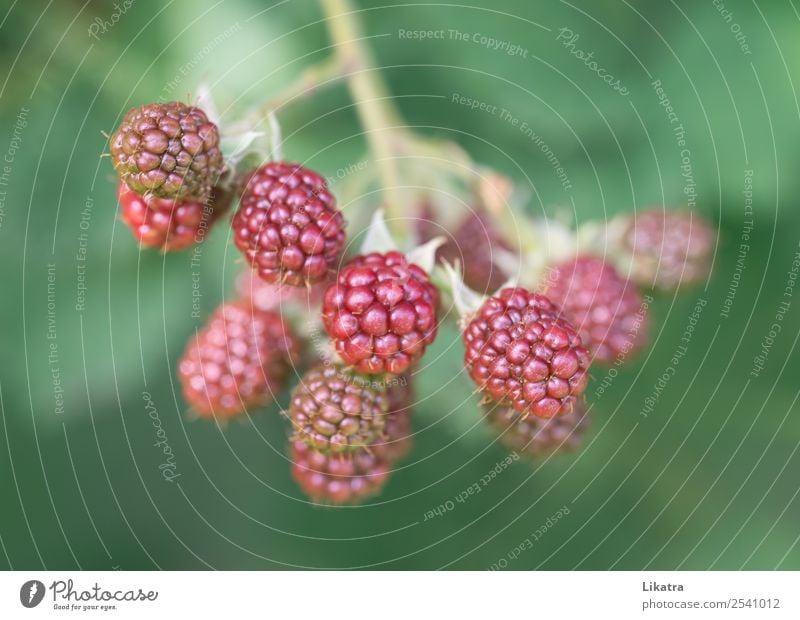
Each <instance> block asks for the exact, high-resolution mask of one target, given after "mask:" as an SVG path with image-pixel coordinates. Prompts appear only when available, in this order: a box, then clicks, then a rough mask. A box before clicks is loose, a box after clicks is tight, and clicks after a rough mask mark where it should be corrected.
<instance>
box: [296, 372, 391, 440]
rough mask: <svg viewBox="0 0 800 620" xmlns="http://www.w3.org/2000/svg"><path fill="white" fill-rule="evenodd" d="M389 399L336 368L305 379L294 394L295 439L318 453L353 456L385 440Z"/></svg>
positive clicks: (365, 381) (383, 392)
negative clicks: (383, 438)
mask: <svg viewBox="0 0 800 620" xmlns="http://www.w3.org/2000/svg"><path fill="white" fill-rule="evenodd" d="M388 404H389V403H388V397H387V395H386V389H385V388H384V387H383V386H380V385H377V384H373V383H371V382H370V381H369V380H368V379H365V378H363V377H360V376H358V375H356V374H354V373H351V372H350V371H348V370H346V369H345V368H342V367H341V366H336V365H333V364H329V365H324V364H321V365H319V366H317V367H315V368H313V369H312V370H310V371H309V372H307V373H306V374H305V376H303V378H302V380H301V381H300V383H299V385H298V386H297V387H296V388H295V390H294V393H293V394H292V401H291V404H290V405H289V417H290V418H291V421H292V427H293V428H294V439H298V440H301V441H304V442H306V443H307V444H308V445H309V446H311V447H312V448H314V449H315V450H317V451H319V452H325V453H331V452H352V451H354V450H357V449H359V448H364V447H366V446H369V445H370V444H372V443H373V442H375V441H376V440H378V439H380V438H382V437H383V432H384V426H385V424H386V411H387V408H388Z"/></svg>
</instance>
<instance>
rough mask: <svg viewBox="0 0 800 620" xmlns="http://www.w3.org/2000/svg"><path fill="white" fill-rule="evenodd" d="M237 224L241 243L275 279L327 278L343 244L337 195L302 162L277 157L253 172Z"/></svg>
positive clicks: (299, 282)
mask: <svg viewBox="0 0 800 620" xmlns="http://www.w3.org/2000/svg"><path fill="white" fill-rule="evenodd" d="M232 226H233V232H234V240H235V242H236V247H238V248H239V250H240V251H241V252H242V253H243V254H244V255H245V257H246V258H247V260H248V261H249V262H250V264H251V265H252V266H253V267H254V268H255V269H256V270H257V271H258V275H259V276H260V277H261V278H262V279H263V280H264V281H265V282H270V283H273V284H278V283H281V284H282V283H286V284H289V285H291V286H305V285H307V284H314V283H316V282H321V281H322V280H325V279H326V278H327V277H328V274H329V273H331V272H332V271H334V270H335V268H336V267H337V263H338V261H339V258H340V257H341V254H342V250H343V248H344V242H345V230H344V228H345V222H344V217H343V216H342V213H341V211H339V210H338V209H337V208H336V199H335V198H334V197H333V195H332V194H331V193H330V192H329V191H328V185H327V183H326V182H325V179H323V178H322V177H321V176H320V175H318V174H317V173H316V172H313V171H311V170H308V169H307V168H303V167H302V166H300V165H299V164H289V163H284V162H272V163H269V164H266V165H265V166H263V167H262V168H259V169H258V170H256V171H254V172H253V173H251V174H250V176H249V178H248V179H247V182H246V185H245V188H244V191H243V193H242V196H241V200H240V203H239V210H238V211H237V212H236V215H235V216H234V218H233V222H232Z"/></svg>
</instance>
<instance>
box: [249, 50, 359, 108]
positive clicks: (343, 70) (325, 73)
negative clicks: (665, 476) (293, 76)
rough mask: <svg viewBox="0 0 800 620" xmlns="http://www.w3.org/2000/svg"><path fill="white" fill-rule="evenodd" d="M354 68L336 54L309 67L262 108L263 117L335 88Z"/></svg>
mask: <svg viewBox="0 0 800 620" xmlns="http://www.w3.org/2000/svg"><path fill="white" fill-rule="evenodd" d="M352 69H353V67H352V66H351V64H350V62H348V58H347V57H345V55H344V54H340V53H335V54H333V55H331V56H330V57H329V58H327V59H325V60H324V61H322V62H320V63H319V64H316V65H314V66H312V67H309V68H308V69H306V70H305V71H303V73H302V74H300V77H299V78H298V79H297V80H296V81H295V82H294V83H293V84H291V85H290V86H288V87H287V88H286V89H285V90H283V91H281V92H280V93H279V94H278V95H277V96H275V97H273V98H272V99H270V100H269V101H267V102H266V103H264V104H263V105H262V106H261V108H260V111H261V116H264V117H268V115H269V114H271V113H274V112H279V111H280V109H281V108H283V107H284V106H286V105H288V104H290V103H293V102H294V101H295V100H296V99H301V98H303V97H306V96H309V95H312V94H314V93H315V92H316V91H317V90H319V89H321V88H327V87H328V86H333V85H335V84H336V83H338V82H339V81H340V80H343V79H345V78H346V77H347V74H348V73H349V72H350V71H352Z"/></svg>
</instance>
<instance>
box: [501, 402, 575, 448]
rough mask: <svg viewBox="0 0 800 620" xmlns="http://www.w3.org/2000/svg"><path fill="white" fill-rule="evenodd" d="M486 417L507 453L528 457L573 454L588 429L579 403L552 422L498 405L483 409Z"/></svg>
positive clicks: (550, 419) (551, 419) (551, 420)
mask: <svg viewBox="0 0 800 620" xmlns="http://www.w3.org/2000/svg"><path fill="white" fill-rule="evenodd" d="M486 417H487V420H488V421H489V423H490V424H491V425H492V427H494V428H495V430H497V431H498V433H499V434H500V441H501V442H502V443H503V444H504V445H505V446H506V447H507V448H508V449H509V450H512V451H514V452H518V453H520V454H525V455H527V456H532V457H545V456H550V455H551V454H554V453H556V452H573V451H575V450H577V449H578V448H579V447H580V446H581V444H582V443H583V438H584V435H585V434H586V430H587V429H588V427H589V416H588V414H587V413H586V409H585V407H584V405H583V403H582V402H581V403H578V404H577V405H576V406H575V407H574V408H573V409H572V411H570V412H568V413H566V414H564V415H561V416H557V417H555V418H538V417H536V416H525V415H523V414H521V413H519V412H518V411H515V410H514V409H512V408H511V407H503V406H502V405H500V406H498V405H495V406H493V407H491V408H487V412H486Z"/></svg>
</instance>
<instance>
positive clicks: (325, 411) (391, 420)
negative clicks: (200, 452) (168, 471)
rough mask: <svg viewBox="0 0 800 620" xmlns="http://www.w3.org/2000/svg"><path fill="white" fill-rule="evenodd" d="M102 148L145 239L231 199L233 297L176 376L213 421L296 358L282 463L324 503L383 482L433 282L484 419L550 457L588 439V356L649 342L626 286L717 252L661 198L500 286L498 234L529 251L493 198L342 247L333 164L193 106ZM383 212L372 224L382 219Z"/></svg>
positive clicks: (403, 445)
mask: <svg viewBox="0 0 800 620" xmlns="http://www.w3.org/2000/svg"><path fill="white" fill-rule="evenodd" d="M110 148H111V156H112V161H113V164H114V168H115V170H116V171H117V173H118V176H119V187H118V200H119V203H120V206H121V211H122V219H123V221H124V222H125V223H126V224H127V225H128V226H129V227H130V228H131V230H132V231H133V233H134V235H135V237H136V238H137V239H138V240H139V243H140V244H141V245H142V246H145V247H151V248H158V249H160V250H162V251H165V252H167V251H177V250H182V249H184V248H186V247H189V246H190V245H192V244H194V243H197V242H199V241H201V240H202V239H203V238H205V236H206V232H207V231H208V230H209V229H210V227H211V225H212V224H214V223H215V222H216V221H218V220H219V219H220V217H221V216H222V215H223V214H224V213H225V211H227V209H228V206H229V205H230V204H231V202H232V201H233V200H234V198H236V199H238V208H237V209H236V211H235V214H234V215H233V217H232V218H231V228H232V231H233V238H234V242H235V245H236V247H237V248H238V250H239V251H240V252H241V253H242V254H243V256H244V258H245V259H246V261H247V267H248V268H247V270H246V271H244V272H243V273H242V274H241V275H240V276H239V278H238V279H237V282H236V297H235V299H234V300H232V301H229V302H226V303H223V304H222V305H220V306H219V307H218V308H217V309H216V310H215V311H214V313H213V314H212V315H211V316H210V318H209V320H208V322H207V323H206V324H205V326H203V327H202V328H201V329H199V330H198V331H197V333H196V334H195V335H194V336H193V337H192V338H191V340H190V342H189V344H188V345H187V347H186V350H185V352H184V354H183V357H182V358H181V360H180V362H179V364H178V376H179V379H180V382H181V385H182V387H183V394H184V397H185V400H186V402H187V403H188V404H189V405H190V407H191V408H192V410H193V411H194V412H195V413H196V414H197V415H198V416H200V417H205V418H214V419H216V420H220V421H226V420H229V419H231V418H236V417H238V416H242V415H244V414H246V413H248V412H251V411H253V410H255V409H260V408H263V407H266V406H268V405H269V404H271V403H274V402H275V401H276V398H277V397H278V395H279V394H280V393H281V392H282V391H283V390H284V388H285V387H287V383H288V382H289V380H290V379H291V378H292V376H298V377H299V382H298V383H297V385H296V386H295V387H294V390H293V392H292V393H291V396H290V397H289V405H288V408H287V411H286V414H287V417H288V419H289V421H290V422H291V427H292V433H291V437H290V440H289V450H288V452H289V456H290V458H291V461H292V463H293V465H292V475H293V477H294V478H295V480H296V481H297V483H298V484H299V486H300V488H301V489H302V490H303V491H304V492H305V493H306V494H307V495H308V496H310V497H311V498H312V499H313V500H314V501H315V502H320V503H329V504H345V503H356V502H359V501H363V500H364V499H365V498H368V497H369V496H371V495H374V494H375V493H377V492H379V491H380V490H381V489H382V488H383V487H384V485H385V484H386V481H387V480H388V478H389V475H390V473H391V471H392V468H393V466H394V465H395V463H397V461H398V460H399V459H401V458H403V457H405V456H406V455H407V454H408V452H409V451H410V448H411V435H412V428H411V409H412V404H413V402H414V396H413V388H412V385H411V382H412V376H413V375H414V374H415V373H416V372H418V371H419V367H420V361H421V360H422V358H423V356H424V354H425V352H426V351H427V350H428V348H429V347H430V346H431V345H433V344H434V341H435V339H436V336H437V333H438V329H439V320H440V311H441V307H440V306H441V299H442V298H443V297H444V298H445V299H452V300H453V302H454V305H455V306H456V307H457V308H458V310H459V314H460V318H461V320H460V321H459V326H460V327H461V328H462V332H461V333H462V339H463V344H464V347H465V354H464V366H465V368H466V371H467V374H468V376H469V377H470V378H471V379H472V381H473V382H474V383H475V385H476V388H477V389H476V391H477V392H480V393H481V394H482V395H483V405H484V406H485V408H486V418H487V421H488V423H489V425H490V426H491V427H493V428H494V429H496V430H497V432H498V433H499V437H500V440H501V442H502V443H503V444H505V445H506V446H507V447H508V448H509V449H511V450H515V451H518V452H521V453H524V454H529V455H531V456H539V457H541V456H549V455H550V454H553V453H554V452H560V451H569V450H575V449H576V448H577V447H578V446H579V445H580V443H581V440H582V437H583V435H584V433H585V430H586V427H587V426H588V415H587V413H586V406H585V403H584V400H583V395H584V392H585V390H586V387H587V384H588V381H589V372H590V365H591V364H592V363H599V364H612V363H614V364H619V363H620V362H621V361H622V360H624V359H625V358H626V357H627V356H628V355H629V354H630V353H631V352H633V351H636V350H639V349H641V348H642V347H643V346H644V345H645V343H646V339H647V329H646V328H647V318H646V316H645V315H644V311H643V308H645V307H646V305H645V304H643V298H642V295H641V294H640V292H639V290H638V288H637V285H649V286H652V287H654V288H658V289H663V290H674V289H676V288H677V287H678V286H681V285H685V284H686V283H687V282H694V281H697V280H699V279H701V278H702V277H704V275H705V274H706V273H707V271H708V265H709V263H710V255H711V251H712V245H713V239H714V235H713V231H712V229H711V228H710V227H709V226H708V225H707V224H705V223H704V222H702V221H701V220H699V219H697V218H693V217H692V214H691V213H688V212H683V211H675V212H669V213H667V212H664V211H658V210H651V211H647V212H645V213H642V214H640V215H638V216H637V217H635V218H630V219H629V220H625V221H624V222H622V225H620V224H619V223H616V224H614V225H613V226H611V225H609V226H608V227H607V235H606V237H605V240H606V242H608V240H612V243H611V244H610V245H613V247H614V248H615V251H614V253H613V255H609V260H606V259H605V258H601V257H598V256H596V255H591V254H581V255H578V256H574V257H572V258H570V259H569V260H561V262H558V263H556V264H553V265H550V269H549V271H548V272H547V275H546V277H545V278H544V280H543V281H542V282H539V283H538V284H536V283H530V282H525V283H526V285H527V286H528V287H527V288H525V287H521V286H507V287H505V288H502V286H503V285H502V283H503V281H505V276H504V275H503V273H502V272H501V271H500V270H499V269H497V268H496V265H495V264H494V258H493V252H494V250H496V249H502V252H503V253H504V254H505V255H506V256H508V255H510V254H512V253H513V252H518V253H519V254H520V255H521V256H522V257H523V258H524V256H523V255H524V253H525V252H526V251H527V250H525V249H524V248H520V247H518V246H517V245H515V244H514V242H513V240H507V239H504V238H503V235H501V234H500V232H499V231H500V230H501V227H499V226H497V225H496V224H497V222H495V221H493V220H492V217H493V216H492V215H491V214H495V215H496V210H494V211H493V210H491V209H488V210H476V211H470V214H469V215H467V216H466V217H463V218H461V219H459V220H453V221H454V222H455V223H454V225H453V228H454V233H453V235H452V236H450V239H449V241H447V242H446V243H444V245H442V246H441V247H439V248H438V250H436V243H438V240H437V242H436V243H431V244H427V245H425V246H423V247H422V248H417V249H416V250H414V251H413V252H412V251H409V252H407V253H404V252H402V251H399V250H397V249H395V247H394V241H393V240H389V241H390V242H387V243H385V245H386V246H387V247H383V246H382V245H379V247H378V248H377V249H376V248H373V247H370V250H364V251H362V252H361V253H360V254H357V255H355V256H351V257H348V258H347V259H346V258H345V257H344V256H343V254H344V251H345V247H346V233H345V220H344V217H343V215H342V213H341V211H340V210H339V209H338V208H337V201H336V198H335V197H334V196H333V194H332V192H331V190H330V188H329V187H328V184H327V182H326V181H325V179H324V178H323V177H322V176H321V175H319V174H318V173H316V172H314V171H312V170H310V169H308V168H306V167H304V166H301V165H300V164H296V163H287V162H285V161H270V162H268V163H266V164H263V165H261V166H256V167H254V166H253V165H252V158H251V159H247V158H246V157H234V158H231V160H230V161H225V160H224V159H223V154H222V151H221V148H220V138H219V130H218V128H217V126H216V125H215V124H214V123H213V122H211V121H210V120H209V118H208V116H207V115H206V114H205V113H204V112H203V111H202V110H200V109H199V108H197V107H192V106H187V105H184V104H182V103H179V102H171V103H156V104H148V105H144V106H141V107H138V108H134V109H133V110H131V111H130V112H128V113H127V114H126V116H125V118H124V120H123V122H122V124H121V125H120V127H119V128H118V129H117V130H116V131H115V132H114V134H113V135H112V136H111V138H110ZM243 162H250V163H245V164H243ZM243 167H244V169H242V168H243ZM423 208H424V207H423ZM416 215H417V216H419V217H418V218H417V220H418V221H419V222H425V219H426V218H425V217H423V215H424V213H423V212H421V211H417V212H416ZM409 219H410V220H411V221H413V218H409ZM520 221H522V222H523V223H524V221H523V220H520ZM381 224H383V223H382V222H381ZM427 224H430V222H427ZM427 224H425V225H420V224H418V225H417V227H416V230H415V231H414V232H415V233H416V235H417V236H418V237H421V238H422V239H423V240H428V239H430V238H431V237H433V236H435V235H434V234H433V230H434V229H435V228H436V226H430V225H427ZM373 225H374V226H376V224H373ZM376 230H380V232H379V233H375V234H374V235H368V237H375V238H381V239H383V238H384V237H383V236H382V235H383V234H384V232H386V236H388V231H385V225H384V228H379V229H376ZM613 231H617V232H616V237H614V235H613V234H612V232H613ZM371 232H374V231H371ZM434 252H435V256H434ZM425 256H429V257H430V258H429V259H425V258H423V257H425ZM436 260H438V261H439V262H440V263H443V264H442V266H440V267H436V266H435V264H434V263H435V262H436ZM612 260H613V262H614V263H615V264H612ZM428 262H430V264H427V263H428ZM540 262H543V261H540ZM544 262H546V261H544ZM450 263H458V264H460V265H461V266H462V273H460V274H458V273H456V272H455V270H454V269H452V267H451V265H450ZM622 273H626V274H628V275H629V277H630V280H629V279H626V278H625V277H623V275H621V274H622ZM443 274H444V275H443ZM447 276H449V277H450V278H451V281H450V283H449V284H448V283H447ZM468 287H472V288H473V289H477V290H479V291H486V292H488V293H489V294H488V295H485V296H484V295H483V294H482V293H476V292H475V291H473V290H471V289H470V288H468ZM465 299H469V300H471V302H470V304H466V303H462V302H463V300H465ZM320 328H321V329H324V332H325V334H326V335H327V337H328V339H327V340H325V342H324V343H320V342H319V341H317V342H315V346H314V347H313V348H314V349H315V351H314V355H312V356H306V357H304V356H303V355H302V350H303V349H304V348H305V349H308V348H309V347H303V346H302V338H301V336H299V335H298V334H301V333H303V335H309V331H310V332H311V334H312V335H313V334H314V333H319V329H320ZM320 345H322V346H320Z"/></svg>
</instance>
